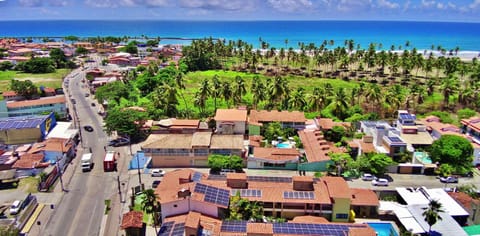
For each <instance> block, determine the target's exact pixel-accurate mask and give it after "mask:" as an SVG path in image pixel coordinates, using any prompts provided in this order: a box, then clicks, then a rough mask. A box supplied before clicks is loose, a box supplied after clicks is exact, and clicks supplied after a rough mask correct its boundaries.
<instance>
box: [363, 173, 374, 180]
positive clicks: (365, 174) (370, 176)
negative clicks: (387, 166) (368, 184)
mask: <svg viewBox="0 0 480 236" xmlns="http://www.w3.org/2000/svg"><path fill="white" fill-rule="evenodd" d="M374 179H376V177H375V176H373V175H372V174H369V173H364V174H363V175H362V180H363V181H372V180H374Z"/></svg>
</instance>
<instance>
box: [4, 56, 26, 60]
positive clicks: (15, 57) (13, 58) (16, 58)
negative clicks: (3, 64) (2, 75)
mask: <svg viewBox="0 0 480 236" xmlns="http://www.w3.org/2000/svg"><path fill="white" fill-rule="evenodd" d="M8 59H9V60H13V61H28V60H30V57H22V56H14V57H8Z"/></svg>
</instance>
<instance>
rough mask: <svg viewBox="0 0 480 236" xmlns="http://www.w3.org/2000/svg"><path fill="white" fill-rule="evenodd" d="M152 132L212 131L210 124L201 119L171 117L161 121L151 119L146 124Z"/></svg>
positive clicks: (190, 132)
mask: <svg viewBox="0 0 480 236" xmlns="http://www.w3.org/2000/svg"><path fill="white" fill-rule="evenodd" d="M145 125H146V126H147V127H150V130H151V133H152V134H193V133H195V132H197V131H211V130H210V129H209V128H208V124H207V123H205V122H201V121H200V120H186V119H175V118H169V119H164V120H160V121H153V120H149V121H147V122H146V124H145Z"/></svg>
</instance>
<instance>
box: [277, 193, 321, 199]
mask: <svg viewBox="0 0 480 236" xmlns="http://www.w3.org/2000/svg"><path fill="white" fill-rule="evenodd" d="M283 198H285V199H308V200H312V199H315V193H313V192H307V191H295V192H288V191H287V192H283Z"/></svg>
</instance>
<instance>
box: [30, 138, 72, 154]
mask: <svg viewBox="0 0 480 236" xmlns="http://www.w3.org/2000/svg"><path fill="white" fill-rule="evenodd" d="M71 148H72V144H71V143H68V139H63V138H49V139H47V140H45V141H43V142H41V143H36V144H34V145H33V147H32V149H30V150H29V153H38V152H40V151H54V152H61V153H65V152H68V150H70V149H71Z"/></svg>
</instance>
